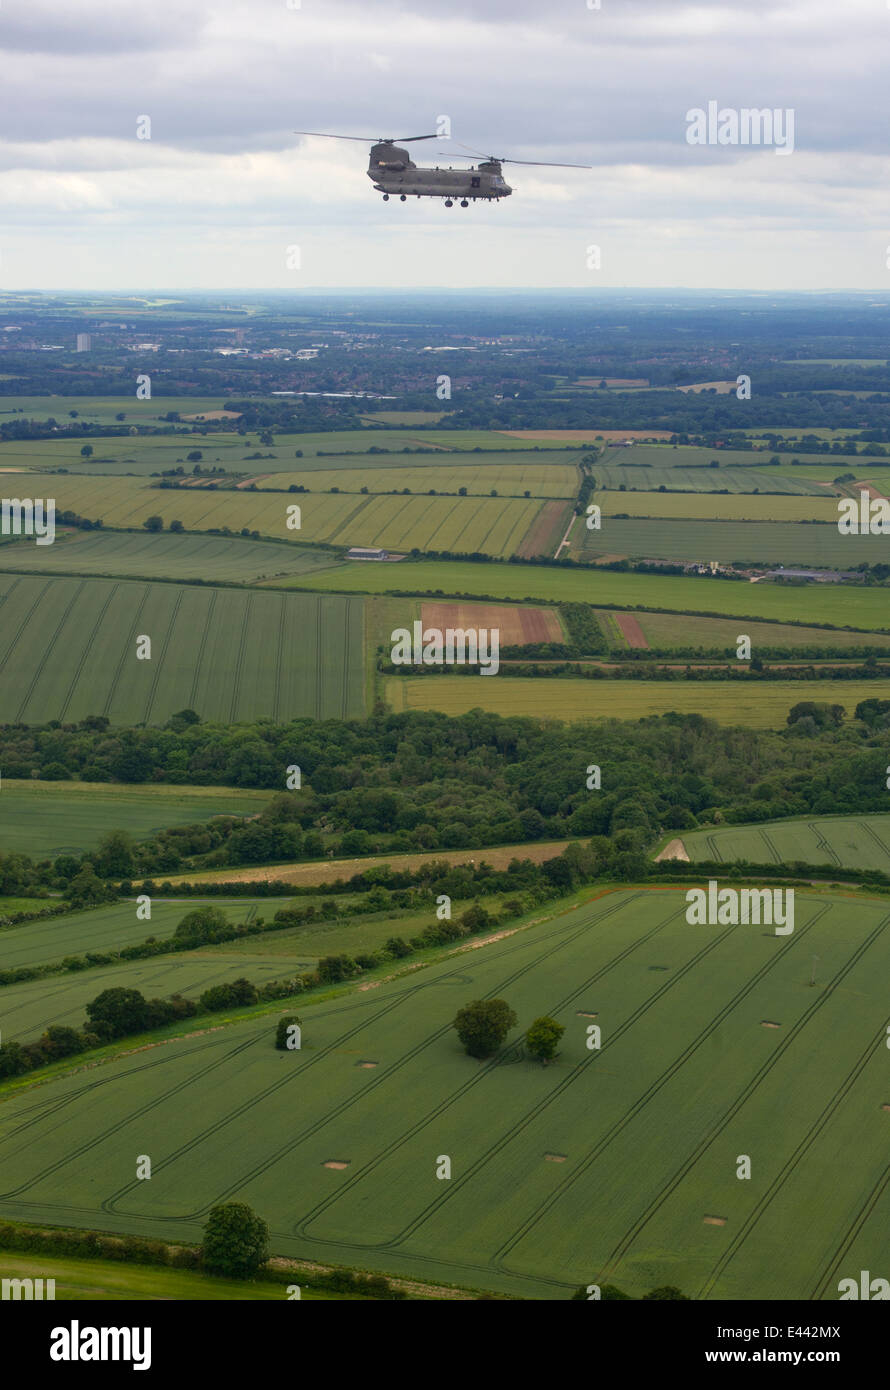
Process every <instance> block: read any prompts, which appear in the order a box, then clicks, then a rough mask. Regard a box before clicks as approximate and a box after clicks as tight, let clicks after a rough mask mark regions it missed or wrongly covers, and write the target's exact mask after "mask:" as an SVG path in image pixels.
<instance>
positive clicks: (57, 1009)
mask: <svg viewBox="0 0 890 1390" xmlns="http://www.w3.org/2000/svg"><path fill="white" fill-rule="evenodd" d="M188 910H189V907H188V905H185V906H181V907H180V908H179V918H178V919H177V920H180V919H181V918H182V917H184V916H185V914H186V912H187V911H188ZM135 915H136V913H135V906H134V908H133V911H132V913H131V916H132V917H134V918H135ZM74 920H75V919H74V918H72V923H73V922H74ZM138 926H139V927H140V928H141V929H142V934H141V937H139V938H138V939H140V940H143V941H144V940H145V937H146V935H147V934H150V932H151V927H150V925H149V924H148V923H147V922H140V923H138ZM21 930H22V931H30V930H33V928H31V927H23V928H21ZM8 934H9V933H7V932H0V943H2V942H3V941H4V939H5V938H6V936H7V935H8ZM18 963H19V964H24V963H25V962H23V961H19V962H18ZM311 964H313V962H312V961H311V960H310V959H309V958H308V957H307V958H306V960H305V961H297V960H288V961H286V962H285V961H282V960H281V959H279V958H277V957H272V956H261V955H257V956H251V955H246V954H245V955H233V956H230V957H224V956H220V957H219V958H214V959H206V958H203V959H199V958H198V957H196V956H194V955H191V954H188V955H185V954H180V953H178V952H177V954H176V955H170V956H158V957H156V958H155V959H153V960H141V961H128V962H126V963H124V964H121V965H108V966H97V967H95V969H90V970H81V971H78V972H76V973H74V974H70V975H68V974H66V975H51V976H49V977H47V978H43V979H39V980H32V981H27V982H25V983H23V984H18V985H4V986H3V987H2V989H0V1011H2V1019H3V1029H2V1031H3V1040H4V1042H33V1041H36V1039H37V1038H38V1037H39V1036H40V1034H41V1033H42V1032H43V1031H44V1029H45V1028H47V1027H48V1026H49V1025H50V1024H58V1025H60V1026H65V1027H68V1028H83V1026H84V1024H85V1023H86V1014H85V1013H84V1007H85V1005H86V1004H87V1003H88V1002H89V1001H90V1000H91V999H95V998H96V996H97V995H99V994H101V993H102V991H103V990H106V989H112V988H114V989H117V988H121V987H123V988H125V989H138V990H141V991H142V993H143V994H144V995H145V998H146V999H155V998H163V999H168V998H169V997H170V995H172V994H183V995H185V997H186V998H187V999H197V998H198V996H199V994H201V993H202V992H203V991H204V990H205V989H209V988H210V986H211V985H219V984H223V983H224V982H226V981H230V980H237V979H240V978H241V976H246V977H247V979H249V980H251V981H252V982H253V983H254V984H255V985H261V984H264V983H265V982H266V981H267V980H275V979H280V978H281V977H282V976H284V977H288V976H290V974H291V973H292V972H293V971H296V970H298V969H300V968H301V967H302V968H303V969H308V968H309V967H310V965H311ZM214 1021H215V1020H214V1019H213V1016H212V1015H207V1016H205V1017H203V1018H201V1019H200V1021H198V1022H197V1023H196V1025H195V1026H196V1027H200V1028H212V1027H213V1026H214ZM2 1109H3V1107H2V1106H0V1128H2Z"/></svg>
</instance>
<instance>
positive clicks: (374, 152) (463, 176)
mask: <svg viewBox="0 0 890 1390" xmlns="http://www.w3.org/2000/svg"><path fill="white" fill-rule="evenodd" d="M294 134H295V135H318V136H321V137H322V139H325V140H358V141H360V142H361V143H362V144H370V146H371V153H370V160H369V163H368V178H369V179H371V180H372V181H373V184H374V187H375V188H376V189H377V192H378V193H382V194H383V201H384V202H385V203H388V202H389V199H390V197H391V196H395V195H396V194H398V196H399V200H400V201H401V202H403V203H404V202H406V201H407V200H408V198H409V197H414V198H444V200H445V206H446V207H447V208H450V207H453V206H454V204H455V202H457V201H458V200H460V205H461V207H462V208H465V207H469V205H470V203H471V202H476V201H478V200H479V199H482V200H483V201H484V202H495V201H497V200H498V199H499V198H509V197H510V194H511V193H512V192H513V189H512V188H511V187H510V185H509V184H508V183H507V182H506V181H505V179H504V175H503V169H502V166H503V165H504V164H530V165H534V166H535V167H536V168H539V169H590V168H592V165H590V164H550V163H546V162H542V161H540V160H535V159H504V158H503V157H502V156H500V155H483V154H481V152H480V151H479V150H470V154H471V155H473V156H474V157H475V158H477V159H479V161H480V162H479V164H478V165H476V166H471V167H470V168H469V169H452V168H451V166H450V165H449V167H448V168H447V169H440V168H438V167H436V168H435V169H431V168H418V166H417V165H416V164H415V163H414V161H413V160H412V159H411V155H410V153H409V151H408V150H403V149H402V148H401V146H402V145H410V144H412V143H414V142H415V141H417V140H439V139H441V136H440V135H438V134H436V135H397V136H392V137H387V138H380V139H377V140H374V139H373V138H372V137H370V136H365V135H331V134H330V132H328V131H324V130H295V131H294ZM463 148H464V149H467V148H468V146H466V145H465V146H464V147H463ZM466 157H467V156H466V155H457V156H455V158H457V159H465V158H466Z"/></svg>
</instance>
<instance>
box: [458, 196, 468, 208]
mask: <svg viewBox="0 0 890 1390" xmlns="http://www.w3.org/2000/svg"><path fill="white" fill-rule="evenodd" d="M460 205H461V207H462V208H468V207H469V206H470V205H469V203H468V202H467V200H466V198H461V200H460Z"/></svg>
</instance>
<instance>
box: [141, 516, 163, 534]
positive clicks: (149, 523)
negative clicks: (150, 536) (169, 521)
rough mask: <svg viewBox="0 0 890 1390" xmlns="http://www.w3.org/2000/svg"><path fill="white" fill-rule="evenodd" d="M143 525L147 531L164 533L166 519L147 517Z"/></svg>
mask: <svg viewBox="0 0 890 1390" xmlns="http://www.w3.org/2000/svg"><path fill="white" fill-rule="evenodd" d="M142 525H143V526H144V527H145V529H146V531H163V529H164V519H163V517H160V516H147V517H146V518H145V520H144V521H143V523H142Z"/></svg>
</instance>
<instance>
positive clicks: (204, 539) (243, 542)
mask: <svg viewBox="0 0 890 1390" xmlns="http://www.w3.org/2000/svg"><path fill="white" fill-rule="evenodd" d="M339 563H340V561H339V560H338V558H337V556H336V554H334V553H332V552H331V551H325V550H312V549H310V548H309V547H308V546H297V545H293V544H289V545H285V544H276V545H273V544H271V543H270V542H264V541H254V540H248V539H247V538H246V537H241V536H237V537H236V536H227V537H222V536H201V535H190V536H187V535H178V534H173V533H171V532H160V533H159V532H149V531H68V532H59V533H57V535H56V540H55V542H54V544H53V545H41V546H37V545H35V544H34V542H33V541H31V540H20V541H13V542H10V543H8V544H6V545H0V571H2V570H12V571H15V572H16V573H18V574H27V573H29V572H31V573H35V574H53V573H55V574H90V575H97V576H98V575H114V576H116V577H117V576H119V577H121V578H124V579H126V578H128V577H131V576H138V577H148V578H152V579H155V578H157V579H204V580H227V581H236V582H241V583H244V584H251V583H254V582H255V581H256V580H260V579H267V578H273V577H278V576H281V575H288V574H315V573H316V572H317V571H318V570H323V569H331V568H332V567H333V566H335V565H337V564H339Z"/></svg>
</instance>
